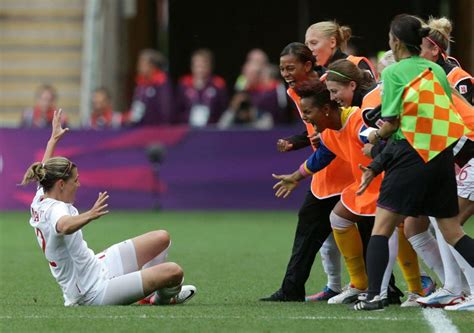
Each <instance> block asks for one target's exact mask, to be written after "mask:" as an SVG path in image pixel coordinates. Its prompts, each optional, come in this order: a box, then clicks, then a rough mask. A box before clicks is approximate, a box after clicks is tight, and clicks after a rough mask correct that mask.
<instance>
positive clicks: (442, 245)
mask: <svg viewBox="0 0 474 333" xmlns="http://www.w3.org/2000/svg"><path fill="white" fill-rule="evenodd" d="M430 222H431V224H432V225H433V227H434V229H435V233H436V240H437V241H438V247H439V252H440V254H441V259H442V260H443V268H444V281H443V287H444V288H445V289H448V290H449V291H451V292H452V293H454V294H460V293H461V290H462V280H461V275H462V272H461V269H460V268H459V265H458V263H457V261H456V258H454V256H453V254H452V252H451V250H450V249H449V245H448V243H447V242H446V241H445V239H444V237H443V234H442V233H441V230H439V227H438V223H437V222H436V220H435V219H434V218H433V217H430Z"/></svg>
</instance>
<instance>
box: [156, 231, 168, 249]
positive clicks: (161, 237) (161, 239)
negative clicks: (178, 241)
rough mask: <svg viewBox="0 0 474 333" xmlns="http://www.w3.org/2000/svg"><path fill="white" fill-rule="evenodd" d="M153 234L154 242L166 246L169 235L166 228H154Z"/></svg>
mask: <svg viewBox="0 0 474 333" xmlns="http://www.w3.org/2000/svg"><path fill="white" fill-rule="evenodd" d="M153 236H154V238H155V240H156V244H159V245H160V247H163V246H164V247H165V248H167V247H168V246H169V245H170V242H171V237H170V234H169V232H168V231H166V230H155V231H153Z"/></svg>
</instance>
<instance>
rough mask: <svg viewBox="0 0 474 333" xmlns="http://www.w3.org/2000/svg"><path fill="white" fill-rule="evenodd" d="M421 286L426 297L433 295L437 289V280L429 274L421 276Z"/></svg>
mask: <svg viewBox="0 0 474 333" xmlns="http://www.w3.org/2000/svg"><path fill="white" fill-rule="evenodd" d="M421 286H422V288H423V295H425V297H426V296H429V295H431V294H432V293H433V292H434V291H435V290H436V282H435V281H433V279H432V278H430V277H429V276H427V275H422V276H421Z"/></svg>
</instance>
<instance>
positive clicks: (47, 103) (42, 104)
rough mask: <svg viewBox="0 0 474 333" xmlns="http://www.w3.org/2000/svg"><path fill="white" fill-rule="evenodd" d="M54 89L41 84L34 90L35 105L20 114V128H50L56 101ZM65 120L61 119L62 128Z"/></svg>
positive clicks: (64, 118)
mask: <svg viewBox="0 0 474 333" xmlns="http://www.w3.org/2000/svg"><path fill="white" fill-rule="evenodd" d="M57 97H58V95H57V92H56V89H55V88H54V87H53V86H52V85H49V84H42V85H41V86H39V87H38V88H37V90H36V94H35V99H36V101H35V105H34V106H33V107H32V108H29V109H26V110H25V111H24V112H23V114H22V119H21V124H20V126H21V127H27V128H43V127H49V126H51V123H52V120H53V115H54V110H55V109H56V100H57ZM66 123H67V119H66V117H63V127H65V126H66Z"/></svg>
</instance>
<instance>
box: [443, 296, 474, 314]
mask: <svg viewBox="0 0 474 333" xmlns="http://www.w3.org/2000/svg"><path fill="white" fill-rule="evenodd" d="M444 309H445V310H449V311H474V296H469V297H467V298H466V299H464V301H462V302H461V303H458V304H456V305H448V306H445V307H444Z"/></svg>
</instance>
